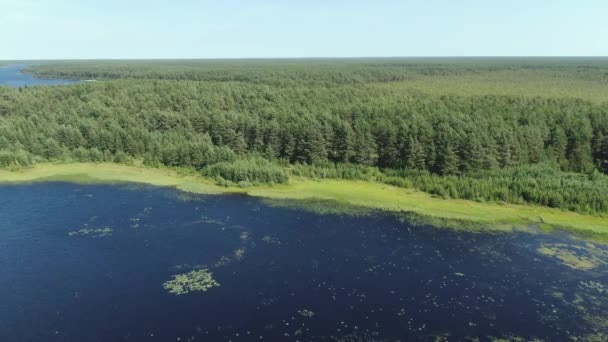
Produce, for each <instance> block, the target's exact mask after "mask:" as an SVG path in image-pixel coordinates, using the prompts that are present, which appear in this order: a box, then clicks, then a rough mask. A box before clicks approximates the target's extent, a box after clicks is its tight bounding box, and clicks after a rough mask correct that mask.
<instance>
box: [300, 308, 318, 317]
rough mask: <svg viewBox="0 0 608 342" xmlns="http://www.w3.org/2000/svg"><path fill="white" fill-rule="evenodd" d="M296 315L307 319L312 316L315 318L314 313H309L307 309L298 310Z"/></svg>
mask: <svg viewBox="0 0 608 342" xmlns="http://www.w3.org/2000/svg"><path fill="white" fill-rule="evenodd" d="M298 313H299V314H300V315H301V316H304V317H308V318H311V317H314V316H315V313H314V312H312V311H310V310H308V309H304V310H298Z"/></svg>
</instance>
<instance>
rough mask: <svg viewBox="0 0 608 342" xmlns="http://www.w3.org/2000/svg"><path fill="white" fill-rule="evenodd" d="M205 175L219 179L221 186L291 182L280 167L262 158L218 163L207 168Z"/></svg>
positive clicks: (204, 171)
mask: <svg viewBox="0 0 608 342" xmlns="http://www.w3.org/2000/svg"><path fill="white" fill-rule="evenodd" d="M203 175H205V176H207V177H211V178H216V179H218V183H219V184H220V185H232V184H233V183H236V184H238V185H239V186H241V187H248V186H252V185H256V184H268V183H270V184H273V183H287V182H288V180H289V178H288V177H287V174H286V173H285V172H284V171H283V169H282V168H281V167H280V166H277V165H275V164H273V163H271V162H269V161H268V160H266V159H261V158H246V159H238V160H235V161H233V162H223V163H217V164H214V165H211V166H209V167H207V168H205V169H204V170H203ZM227 181H228V182H227Z"/></svg>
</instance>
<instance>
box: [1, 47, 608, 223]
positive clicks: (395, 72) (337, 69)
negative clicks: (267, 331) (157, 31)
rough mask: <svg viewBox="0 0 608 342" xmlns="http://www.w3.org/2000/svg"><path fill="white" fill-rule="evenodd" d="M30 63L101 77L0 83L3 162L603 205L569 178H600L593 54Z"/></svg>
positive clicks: (601, 104) (606, 132) (605, 124)
mask: <svg viewBox="0 0 608 342" xmlns="http://www.w3.org/2000/svg"><path fill="white" fill-rule="evenodd" d="M33 71H34V72H35V73H36V75H37V76H48V77H50V76H52V77H57V76H59V77H65V78H81V79H90V78H96V79H104V80H107V81H103V82H86V83H83V84H78V85H71V86H69V87H31V88H27V89H21V90H17V89H11V88H4V87H0V151H2V152H0V166H8V165H13V166H24V165H30V164H31V163H33V162H34V161H35V160H37V159H40V160H50V161H54V160H60V161H63V160H66V161H83V162H99V161H113V162H119V163H134V162H135V161H143V163H144V164H145V165H148V166H157V167H158V166H170V167H190V168H194V169H196V170H199V171H202V172H204V173H205V174H208V175H210V176H213V177H219V178H220V179H219V182H223V183H225V184H231V182H232V183H240V185H241V186H244V187H246V186H249V185H252V184H256V183H267V182H274V183H281V182H285V181H286V176H285V172H284V171H282V170H281V169H280V168H279V167H277V166H276V165H274V164H272V163H269V162H264V161H261V159H260V157H259V156H263V158H265V159H267V160H273V161H277V160H280V161H281V162H282V163H284V164H286V165H291V166H290V170H291V173H292V174H293V175H296V176H306V177H313V178H345V179H371V180H380V181H382V182H385V183H388V184H394V185H399V186H403V187H410V186H413V187H416V188H418V189H421V190H423V191H427V192H430V193H433V194H436V195H438V196H441V197H446V198H447V197H450V198H466V199H473V200H478V201H499V202H501V201H502V202H511V203H535V204H540V205H546V206H552V207H557V208H563V209H567V210H575V211H578V212H583V213H607V212H608V209H607V206H606V201H607V198H608V191H605V190H606V188H605V177H603V176H602V175H597V174H596V175H594V176H593V177H587V176H584V175H571V174H569V173H567V172H578V173H581V174H591V173H592V172H593V171H594V170H596V169H597V170H599V171H600V172H603V173H607V172H608V138H607V137H608V102H607V100H608V90H607V88H606V85H605V79H603V78H602V77H603V76H602V75H604V74H605V73H606V72H607V71H608V62H607V61H606V60H604V59H524V60H521V59H360V60H315V61H311V60H281V61H155V62H150V61H146V62H144V61H130V62H126V61H112V62H99V61H91V62H55V63H47V64H42V65H39V66H36V67H34V68H33ZM497 85H498V86H497ZM252 156H256V157H252ZM538 164H542V165H543V166H540V167H538V168H535V167H533V166H534V165H538ZM531 166H532V167H531ZM379 169H383V170H385V171H384V172H380V171H379Z"/></svg>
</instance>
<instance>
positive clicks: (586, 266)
mask: <svg viewBox="0 0 608 342" xmlns="http://www.w3.org/2000/svg"><path fill="white" fill-rule="evenodd" d="M538 252H539V253H541V254H544V255H547V256H550V257H554V258H556V259H558V260H559V261H560V262H561V263H562V264H564V265H566V266H568V267H570V268H573V269H577V270H592V269H594V268H596V267H598V266H600V265H603V264H605V261H603V260H602V259H600V257H601V256H603V254H604V252H601V251H600V250H597V251H595V248H594V247H591V246H589V244H587V246H586V247H581V246H572V245H566V244H562V243H558V244H543V245H541V246H540V247H539V248H538ZM594 252H595V253H594ZM600 253H601V254H600Z"/></svg>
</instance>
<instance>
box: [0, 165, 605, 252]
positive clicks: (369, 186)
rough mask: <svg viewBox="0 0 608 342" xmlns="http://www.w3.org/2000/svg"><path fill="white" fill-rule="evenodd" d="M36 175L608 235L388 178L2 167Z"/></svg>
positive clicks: (14, 175)
mask: <svg viewBox="0 0 608 342" xmlns="http://www.w3.org/2000/svg"><path fill="white" fill-rule="evenodd" d="M37 181H67V182H75V183H83V184H89V183H91V184H96V183H116V182H133V183H145V184H150V185H155V186H166V187H175V188H177V189H179V190H182V191H186V192H191V193H197V194H247V195H250V196H255V197H261V198H268V199H277V200H314V199H317V200H332V201H337V202H338V203H340V204H347V205H353V206H359V207H364V208H370V209H378V210H384V211H389V212H407V213H414V214H416V215H419V216H421V217H427V218H429V219H431V221H432V219H439V220H446V221H449V220H452V221H455V222H470V223H474V224H476V225H477V226H479V227H482V228H481V229H482V230H504V231H508V230H515V229H523V228H525V227H526V226H529V225H531V224H535V225H538V226H540V227H542V228H546V229H553V228H561V229H564V230H569V231H573V232H576V233H580V234H581V235H584V236H591V237H592V238H594V239H599V240H608V239H606V236H608V218H606V217H600V216H591V215H581V214H577V213H574V212H569V211H562V210H558V209H552V208H547V207H540V206H526V205H511V204H497V203H480V202H474V201H467V200H455V199H443V198H438V197H434V196H432V195H429V194H427V193H424V192H421V191H417V190H413V189H405V188H399V187H394V186H390V185H386V184H381V183H375V182H365V181H348V180H328V179H324V180H314V179H306V178H295V177H291V178H290V182H289V184H285V185H273V186H266V185H265V186H253V187H248V188H239V187H223V186H219V185H216V184H215V182H214V181H213V180H211V179H206V178H203V177H201V176H199V175H197V174H195V173H193V172H192V171H191V170H179V169H175V170H174V169H156V168H146V167H139V166H127V165H119V164H110V163H100V164H93V163H74V164H49V163H45V164H37V165H36V166H34V167H32V168H28V169H23V170H17V171H9V170H0V184H7V183H27V182H37Z"/></svg>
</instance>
